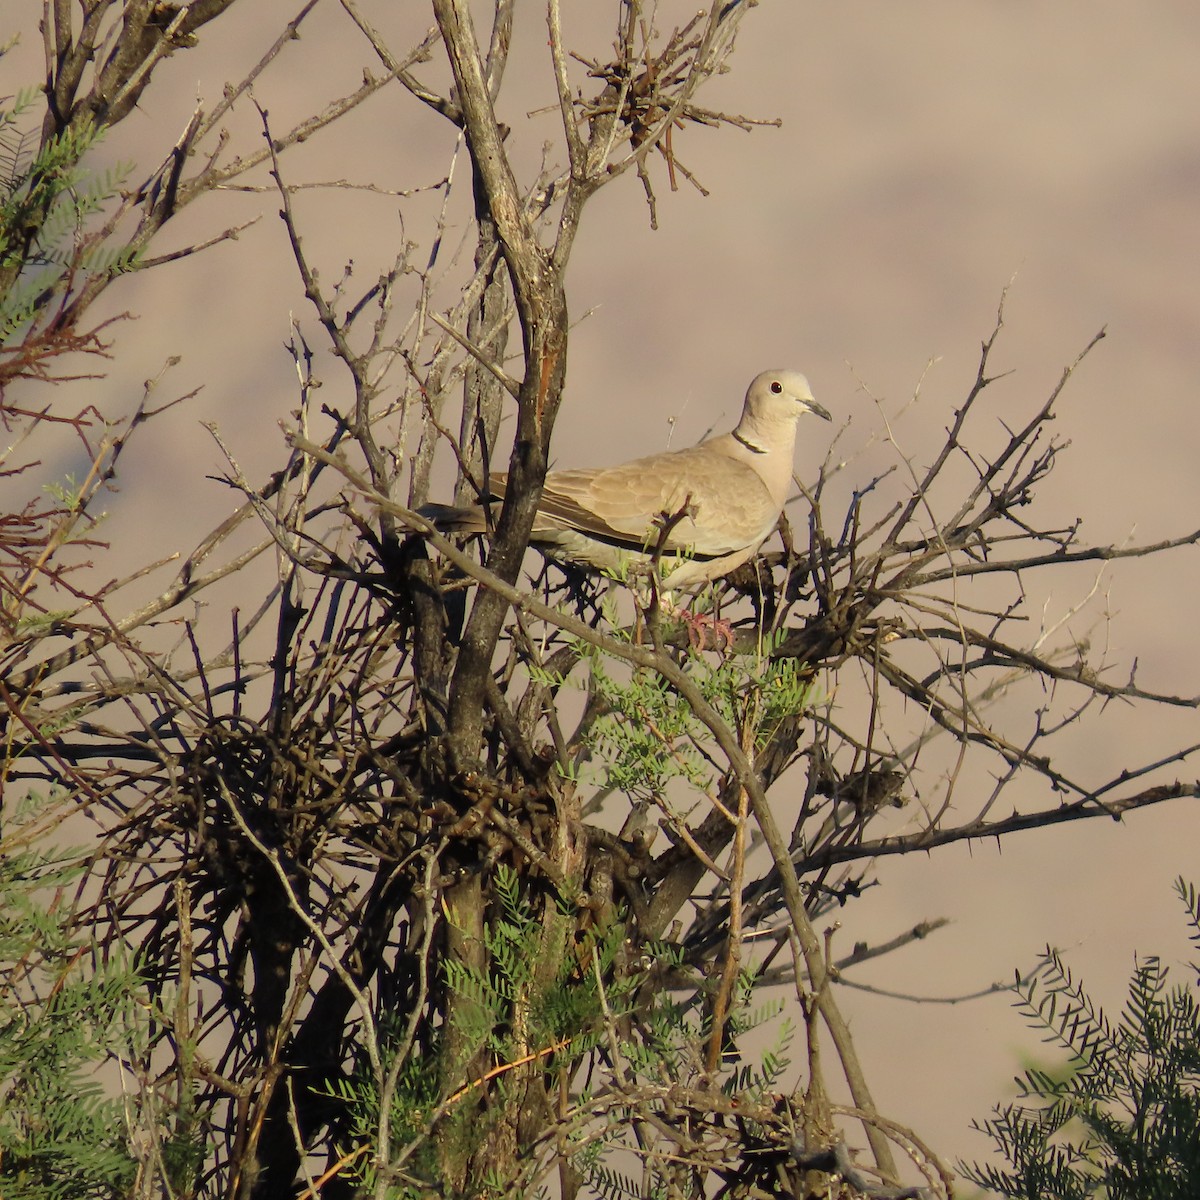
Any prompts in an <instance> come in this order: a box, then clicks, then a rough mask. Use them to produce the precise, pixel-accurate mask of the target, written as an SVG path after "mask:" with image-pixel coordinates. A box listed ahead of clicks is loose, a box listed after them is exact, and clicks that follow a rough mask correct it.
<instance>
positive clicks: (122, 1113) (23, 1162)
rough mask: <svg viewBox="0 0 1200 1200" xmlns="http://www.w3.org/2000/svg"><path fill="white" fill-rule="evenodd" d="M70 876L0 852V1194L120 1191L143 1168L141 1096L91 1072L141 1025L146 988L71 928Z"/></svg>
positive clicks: (73, 1198)
mask: <svg viewBox="0 0 1200 1200" xmlns="http://www.w3.org/2000/svg"><path fill="white" fill-rule="evenodd" d="M5 849H6V847H4V846H3V845H2V844H0V850H5ZM77 875H78V871H77V869H76V868H74V867H72V866H70V865H69V863H68V860H67V859H66V858H64V857H62V856H59V857H51V856H49V855H47V854H44V853H35V852H32V851H28V850H24V849H20V848H15V849H14V848H12V847H11V844H10V846H9V847H8V848H7V852H5V853H3V854H0V1195H3V1196H4V1197H5V1200H54V1198H56V1197H62V1198H63V1200H77V1198H79V1197H93V1196H95V1197H107V1196H114V1197H115V1196H124V1195H127V1194H129V1190H130V1185H131V1183H132V1181H133V1179H134V1178H135V1176H136V1174H137V1172H138V1170H139V1163H138V1161H137V1159H136V1157H135V1155H134V1153H133V1151H132V1149H131V1145H130V1142H131V1134H132V1129H131V1124H130V1116H131V1112H130V1108H136V1102H134V1103H133V1104H132V1105H128V1106H127V1105H126V1104H123V1103H122V1102H121V1101H120V1100H116V1099H111V1098H109V1096H108V1095H107V1093H106V1091H105V1089H104V1087H103V1086H102V1083H101V1081H100V1079H99V1078H98V1077H97V1073H96V1072H97V1068H98V1066H99V1065H100V1064H102V1063H105V1062H112V1061H113V1060H114V1058H117V1057H122V1058H124V1057H127V1055H125V1054H124V1053H123V1051H124V1049H125V1048H126V1047H127V1046H128V1045H129V1044H130V1040H131V1038H134V1039H136V1038H137V1036H138V1034H137V1031H138V1030H141V1029H144V1027H145V1019H144V1016H143V1015H142V1014H143V1012H144V1008H145V999H144V988H143V985H142V981H141V980H140V978H139V977H138V974H137V972H136V971H135V970H134V969H133V967H132V966H131V965H130V963H129V962H128V959H127V957H122V956H121V955H119V954H116V953H113V952H111V951H110V952H109V953H108V954H106V955H104V956H103V957H101V956H100V955H99V954H98V953H96V952H95V951H94V949H93V947H92V946H91V945H90V943H88V942H87V941H85V940H81V939H79V938H77V937H76V936H75V935H74V934H73V933H72V932H71V929H70V927H69V924H68V922H67V920H66V918H65V916H64V913H65V911H66V906H65V905H63V904H62V893H63V889H64V888H66V887H67V886H68V885H69V884H71V883H72V882H73V881H74V880H75V878H76V877H77Z"/></svg>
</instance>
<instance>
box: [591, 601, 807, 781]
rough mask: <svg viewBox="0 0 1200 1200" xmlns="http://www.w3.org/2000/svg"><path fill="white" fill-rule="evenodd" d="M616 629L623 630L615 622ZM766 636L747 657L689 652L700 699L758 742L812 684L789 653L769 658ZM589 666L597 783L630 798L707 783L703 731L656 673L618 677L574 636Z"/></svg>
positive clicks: (709, 771) (792, 711) (791, 712)
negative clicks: (598, 704) (596, 710)
mask: <svg viewBox="0 0 1200 1200" xmlns="http://www.w3.org/2000/svg"><path fill="white" fill-rule="evenodd" d="M613 632H614V635H615V636H625V637H629V636H630V635H629V634H627V633H623V632H622V631H621V630H620V628H619V626H617V625H616V623H614V626H613ZM779 636H782V635H781V634H780V635H777V636H776V637H774V638H773V637H771V636H766V637H764V639H763V643H762V646H761V648H760V652H759V653H758V654H756V655H753V656H747V655H720V656H717V657H715V658H713V657H706V656H700V655H696V656H694V657H693V658H692V662H691V674H692V678H693V679H694V680H695V682H696V684H697V685H698V686H699V688H700V691H701V692H702V694H703V695H704V698H705V699H706V700H707V701H708V702H709V703H710V704H712V705H713V707H714V708H715V709H716V710H717V711H718V712H719V713H720V714H721V716H722V718H723V719H724V720H725V721H726V722H727V723H728V724H729V726H730V727H731V728H732V729H734V730H736V731H738V733H739V735H742V736H743V744H745V741H746V737H745V735H746V734H747V733H748V734H749V739H750V741H751V743H752V744H753V746H754V747H755V748H756V749H757V748H759V747H762V746H764V745H766V744H767V742H769V741H770V739H771V737H772V736H773V735H774V733H775V732H776V730H777V729H778V727H779V725H780V723H781V722H782V721H784V720H785V719H787V718H789V717H793V716H795V715H796V714H797V713H799V712H803V711H804V710H805V709H806V708H808V707H809V706H810V704H811V699H812V684H811V682H810V681H808V680H806V679H805V678H804V677H803V675H802V671H801V667H800V665H799V664H798V663H797V661H796V660H795V659H794V658H783V657H775V655H774V653H773V652H774V650H775V649H776V647H777V645H778V638H779ZM577 647H578V651H579V653H580V655H581V656H583V657H584V658H586V659H587V660H588V662H589V663H590V665H591V686H592V688H593V690H594V691H595V693H596V694H597V696H598V697H599V698H600V700H601V701H602V704H603V707H604V715H603V716H601V717H600V719H599V720H598V721H597V722H596V723H595V725H594V726H593V727H592V729H591V731H590V735H589V745H590V746H591V747H592V749H593V750H594V752H595V753H596V755H597V757H598V758H599V760H600V761H601V762H602V763H603V784H604V786H605V787H607V788H610V789H612V790H614V791H618V792H623V793H625V794H626V795H627V796H629V797H630V799H632V800H645V799H650V798H652V797H655V796H658V795H661V794H662V792H663V790H664V789H665V788H666V786H667V785H668V784H669V783H670V781H671V780H672V779H675V778H683V779H685V780H686V781H687V782H688V784H690V785H691V786H692V787H693V788H695V789H697V790H698V791H705V790H707V789H708V788H709V787H710V786H711V784H712V776H713V767H712V760H711V758H710V756H709V754H708V751H707V744H708V742H709V740H710V738H709V734H708V730H707V729H706V728H705V727H704V725H703V723H702V722H701V721H700V720H699V719H698V718H697V717H696V715H695V713H693V712H692V710H691V707H690V706H689V705H688V703H687V702H686V701H685V700H684V699H683V698H682V697H681V696H680V695H679V694H678V693H677V692H676V691H675V690H674V688H673V687H672V686H671V685H670V684H669V683H668V682H667V681H666V680H665V679H664V678H663V677H662V676H661V675H659V674H658V673H657V672H653V671H634V672H633V673H632V674H631V675H630V676H629V677H627V678H624V679H621V678H618V677H617V676H616V675H615V674H614V673H612V672H611V671H610V670H609V669H608V667H607V665H606V662H605V659H604V656H603V655H602V654H601V652H600V651H599V650H597V649H596V648H595V647H594V646H592V645H591V644H590V643H587V642H583V641H580V642H579V643H577Z"/></svg>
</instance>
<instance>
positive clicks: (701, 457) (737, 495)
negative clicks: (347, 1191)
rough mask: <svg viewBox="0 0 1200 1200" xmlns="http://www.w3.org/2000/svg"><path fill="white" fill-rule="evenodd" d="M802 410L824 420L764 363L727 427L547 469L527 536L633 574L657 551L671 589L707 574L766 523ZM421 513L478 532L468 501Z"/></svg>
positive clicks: (786, 377) (569, 555)
mask: <svg viewBox="0 0 1200 1200" xmlns="http://www.w3.org/2000/svg"><path fill="white" fill-rule="evenodd" d="M806 412H812V413H816V414H817V416H818V417H822V418H824V419H825V420H826V421H828V420H830V419H831V418H830V416H829V413H828V412H827V411H826V410H825V409H824V408H823V407H822V406H821V405H820V404H818V403H817V402H816V400H814V399H813V394H812V391H811V390H810V389H809V386H808V380H807V379H805V377H804V376H803V375H801V374H800V373H799V372H798V371H764V372H763V373H762V374H761V375H759V376H757V378H755V380H754V382H753V383H751V384H750V387H749V389H748V390H747V392H746V403H745V407H744V408H743V409H742V417H741V420H740V421H738V423H737V427H736V428H735V429H734V430H733V431H732V432H730V433H723V434H719V435H718V436H716V437H713V438H709V439H708V440H707V441H704V442H701V443H700V444H699V445H696V446H691V447H689V448H687V449H685V450H672V451H667V452H664V453H662V454H651V455H648V456H647V457H645V458H636V459H634V460H633V461H632V462H627V463H624V464H622V465H620V466H616V467H592V468H585V469H578V470H568V471H551V472H550V473H549V474H548V475H547V476H546V482H545V485H544V486H543V489H542V499H541V503H540V504H539V505H538V511H537V516H536V517H535V519H534V523H533V533H532V535H531V537H530V544H531V545H533V546H536V547H537V548H538V549H539V550H541V551H542V552H543V553H544V554H547V555H549V556H550V557H552V558H559V559H566V560H567V561H569V562H573V563H577V564H579V565H581V566H585V567H590V568H592V569H594V570H598V571H603V572H606V573H610V574H612V573H615V574H620V575H624V574H626V573H630V574H638V573H644V572H645V571H646V570H647V568H648V564H649V562H650V560H651V559H652V558H653V556H654V554H655V553H656V552H661V557H660V558H659V569H660V573H661V576H662V578H663V581H664V582H665V583H667V584H668V585H669V586H670V587H671V588H672V589H674V588H678V587H689V586H691V585H693V584H697V583H704V582H707V581H709V580H713V579H719V578H720V577H721V576H722V575H727V574H728V573H729V572H730V571H732V570H734V569H735V568H736V567H740V566H741V565H742V563H744V562H748V561H749V560H750V559H751V558H753V557H754V555H755V554H756V553H757V552H758V548H759V546H761V545H762V544H763V542H764V541H765V540H766V539H767V537H769V536H770V534H771V531H772V530H773V529H774V528H775V526H776V525H777V524H778V522H779V514H780V513H781V512H782V511H783V503H784V501H785V500H786V499H787V494H788V490H789V488H790V487H791V482H792V455H793V452H794V450H795V445H796V421H797V419H798V418H799V417H800V416H801V415H802V414H803V413H806ZM507 483H508V480H507V476H506V475H505V474H503V473H500V472H497V473H495V474H493V475H492V476H491V478H490V480H489V485H490V488H491V493H492V496H494V497H497V498H503V496H504V490H505V487H506V486H507ZM421 512H422V515H424V516H427V517H428V518H429V519H430V520H432V521H433V522H434V523H435V524H436V525H438V526H439V527H440V528H442V529H444V530H446V531H448V532H458V533H482V532H484V531H485V529H486V521H485V517H484V514H483V511H482V509H481V508H479V507H475V508H470V509H464V508H454V507H452V506H449V505H436V504H434V505H427V506H426V507H425V508H423V509H422V510H421ZM664 529H666V530H667V532H666V535H665V536H664V535H663V530H664Z"/></svg>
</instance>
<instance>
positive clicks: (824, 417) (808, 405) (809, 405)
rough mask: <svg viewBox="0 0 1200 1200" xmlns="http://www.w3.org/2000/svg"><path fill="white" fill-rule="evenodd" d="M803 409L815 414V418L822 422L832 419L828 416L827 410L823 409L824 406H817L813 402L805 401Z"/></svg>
mask: <svg viewBox="0 0 1200 1200" xmlns="http://www.w3.org/2000/svg"><path fill="white" fill-rule="evenodd" d="M804 407H805V408H807V409H808V411H809V412H810V413H816V414H817V416H818V417H820V418H821V419H822V420H823V421H832V420H833V418H832V417H831V416H830V415H829V409H827V408H825V406H824V405H821V404H818V403H817V402H816V401H815V400H805V401H804Z"/></svg>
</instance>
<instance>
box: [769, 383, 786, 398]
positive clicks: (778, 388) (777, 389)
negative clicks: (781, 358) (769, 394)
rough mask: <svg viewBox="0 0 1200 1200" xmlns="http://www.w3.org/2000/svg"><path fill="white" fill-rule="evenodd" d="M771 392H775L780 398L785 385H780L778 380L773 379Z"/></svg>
mask: <svg viewBox="0 0 1200 1200" xmlns="http://www.w3.org/2000/svg"><path fill="white" fill-rule="evenodd" d="M771 391H773V392H774V393H775V395H777V396H778V395H779V393H780V392H782V391H783V384H782V383H780V382H779V380H778V379H772V380H771Z"/></svg>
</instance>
